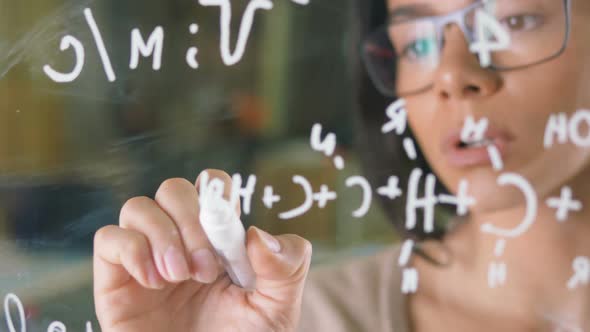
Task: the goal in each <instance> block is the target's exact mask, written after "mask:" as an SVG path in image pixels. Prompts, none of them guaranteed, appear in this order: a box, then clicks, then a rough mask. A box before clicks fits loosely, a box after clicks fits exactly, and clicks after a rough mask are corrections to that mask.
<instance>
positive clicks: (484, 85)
mask: <svg viewBox="0 0 590 332" xmlns="http://www.w3.org/2000/svg"><path fill="white" fill-rule="evenodd" d="M444 33H445V44H444V47H443V50H442V54H441V59H440V63H439V67H438V69H437V71H436V73H435V77H434V90H435V92H436V94H437V95H438V96H439V97H440V98H442V99H445V100H447V99H452V98H456V99H467V98H477V97H486V96H490V95H492V94H494V93H495V92H496V91H498V90H499V88H500V86H501V83H502V82H501V77H500V75H499V74H498V73H497V72H495V71H492V70H489V69H486V68H482V67H481V66H480V64H479V60H478V57H477V56H476V54H474V53H471V52H470V51H469V45H468V43H467V40H466V39H465V37H464V35H463V31H461V29H460V28H459V27H458V26H457V25H454V24H453V25H449V26H447V27H446V28H445V31H444Z"/></svg>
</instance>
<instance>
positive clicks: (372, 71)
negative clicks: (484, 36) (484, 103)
mask: <svg viewBox="0 0 590 332" xmlns="http://www.w3.org/2000/svg"><path fill="white" fill-rule="evenodd" d="M561 1H563V10H564V15H565V34H564V39H563V43H562V45H561V48H560V49H559V50H558V51H557V52H556V53H555V54H553V55H551V56H548V57H546V58H544V59H541V60H538V61H534V62H532V63H529V64H525V65H519V66H514V67H502V66H496V65H494V64H490V65H489V66H488V67H486V68H487V69H489V70H494V71H513V70H522V69H527V68H530V67H533V66H537V65H540V64H542V63H545V62H548V61H551V60H553V59H555V58H557V57H559V56H561V54H563V52H564V51H565V49H566V48H567V45H568V43H569V39H570V32H571V0H561ZM485 2H486V0H478V1H477V2H475V3H473V4H470V5H469V6H467V7H465V8H462V9H459V10H456V11H454V12H451V13H448V14H445V15H439V16H425V17H420V18H417V19H409V20H403V21H399V22H394V23H392V22H390V21H389V20H387V22H386V23H385V24H384V25H382V26H381V27H380V28H378V29H377V30H375V31H374V32H373V33H371V34H369V36H368V37H367V38H365V39H364V40H363V41H362V42H361V47H360V48H361V51H360V53H361V59H362V62H363V64H364V66H365V69H366V70H367V73H368V74H369V77H370V78H371V81H372V82H373V85H374V86H375V87H376V88H377V90H378V91H379V92H380V93H381V94H383V95H384V96H386V97H392V98H399V97H405V96H410V95H416V94H420V93H423V92H426V91H428V90H430V89H431V88H432V87H433V83H431V84H429V85H427V86H425V87H424V88H419V89H416V90H414V91H409V92H401V93H396V92H395V89H394V88H390V87H387V86H386V85H385V84H384V82H383V81H384V80H383V79H381V78H380V73H378V72H377V69H376V68H374V67H373V66H372V61H371V60H369V56H370V55H369V52H368V51H367V46H368V44H369V41H372V40H373V39H377V38H378V36H381V37H382V36H383V35H384V36H386V38H384V39H385V42H386V43H387V44H388V46H389V49H390V50H391V53H392V56H393V57H395V56H396V55H395V50H394V48H393V46H392V45H391V41H390V40H389V37H388V34H387V30H388V28H389V27H390V26H391V25H392V24H393V25H395V24H403V23H407V22H410V21H411V22H419V21H424V20H428V21H430V22H433V23H434V27H435V29H436V31H437V43H438V47H439V51H441V50H442V47H443V46H444V34H443V33H442V31H443V28H444V27H445V26H447V25H449V24H451V23H455V24H457V26H459V28H460V29H461V31H462V32H463V34H464V36H466V37H467V39H468V41H469V42H470V43H472V42H473V41H474V36H473V34H472V32H470V29H468V28H467V24H466V22H465V17H466V14H467V13H469V12H471V11H473V10H475V9H478V8H481V7H482V6H485ZM382 74H383V73H382ZM393 74H394V76H395V73H393ZM392 82H394V83H395V78H394V79H393V80H392Z"/></svg>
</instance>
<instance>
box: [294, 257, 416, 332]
mask: <svg viewBox="0 0 590 332" xmlns="http://www.w3.org/2000/svg"><path fill="white" fill-rule="evenodd" d="M399 253H400V246H398V245H396V246H391V247H388V248H387V249H385V250H383V251H381V252H379V253H378V254H376V255H374V256H370V257H363V258H356V259H354V260H352V261H350V262H347V263H345V264H340V265H338V266H328V267H319V268H316V269H312V270H311V271H310V275H309V277H308V280H307V282H306V286H305V290H304V294H303V306H302V313H301V321H300V325H299V329H298V330H297V331H298V332H314V331H330V332H344V331H346V332H349V331H379V332H409V331H410V328H409V322H408V318H407V317H408V316H407V312H406V310H407V309H406V297H405V296H404V294H402V293H401V280H402V278H401V268H400V267H399V266H398V262H397V261H398V257H399Z"/></svg>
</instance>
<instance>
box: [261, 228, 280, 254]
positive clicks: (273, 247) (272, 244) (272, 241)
mask: <svg viewBox="0 0 590 332" xmlns="http://www.w3.org/2000/svg"><path fill="white" fill-rule="evenodd" d="M256 232H257V233H258V235H260V238H261V239H262V242H264V244H265V245H266V247H267V248H268V250H270V251H272V252H274V253H278V252H280V251H281V244H280V243H279V240H277V239H276V238H275V237H274V236H272V235H270V234H268V233H267V232H265V231H263V230H261V229H260V228H258V227H256Z"/></svg>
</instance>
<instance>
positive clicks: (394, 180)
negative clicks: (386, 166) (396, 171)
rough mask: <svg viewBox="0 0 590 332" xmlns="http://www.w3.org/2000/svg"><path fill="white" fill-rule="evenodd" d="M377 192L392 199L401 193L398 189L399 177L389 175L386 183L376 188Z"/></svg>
mask: <svg viewBox="0 0 590 332" xmlns="http://www.w3.org/2000/svg"><path fill="white" fill-rule="evenodd" d="M377 193H378V194H379V195H381V196H385V197H387V198H389V199H391V200H394V199H396V198H398V197H400V196H401V195H402V191H401V190H400V189H399V178H398V177H397V176H390V177H389V179H388V180H387V185H386V186H383V187H381V188H378V189H377Z"/></svg>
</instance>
